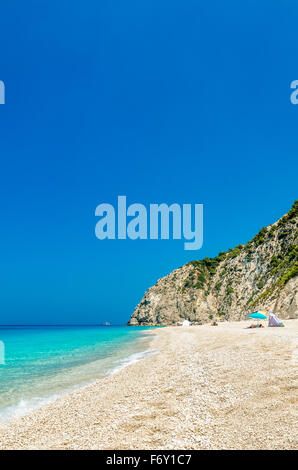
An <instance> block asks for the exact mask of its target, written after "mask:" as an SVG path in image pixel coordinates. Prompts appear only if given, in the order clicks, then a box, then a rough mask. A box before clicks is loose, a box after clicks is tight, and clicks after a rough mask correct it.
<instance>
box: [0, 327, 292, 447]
mask: <svg viewBox="0 0 298 470" xmlns="http://www.w3.org/2000/svg"><path fill="white" fill-rule="evenodd" d="M285 324H286V327H285V328H267V327H265V328H262V329H247V326H248V325H249V323H248V322H243V321H242V322H231V323H220V324H219V325H218V326H210V325H202V326H190V327H188V328H187V327H186V328H184V327H166V328H157V329H154V330H151V332H150V334H152V341H151V344H150V348H151V349H152V351H154V352H155V354H153V355H150V356H148V357H146V358H144V359H142V360H140V361H139V362H136V363H134V364H131V365H129V366H127V367H125V368H124V369H122V370H120V371H119V372H117V373H115V374H113V375H110V376H108V377H106V378H104V379H101V380H98V381H97V382H95V383H94V384H92V385H89V386H85V387H83V388H81V389H79V390H77V391H75V392H72V393H70V394H68V395H65V396H62V397H61V398H58V399H57V400H56V401H55V402H53V403H51V404H49V405H47V406H44V407H42V408H40V409H38V410H36V411H35V412H32V413H30V414H28V415H26V416H23V417H22V418H18V419H17V420H14V421H12V422H10V423H8V424H5V425H4V424H2V425H0V449H7V450H8V449H130V450H131V449H186V450H187V449H189V450H190V449H297V448H298V435H297V419H298V413H297V398H298V393H297V390H298V388H297V385H298V381H297V375H298V374H297V369H298V320H287V321H285Z"/></svg>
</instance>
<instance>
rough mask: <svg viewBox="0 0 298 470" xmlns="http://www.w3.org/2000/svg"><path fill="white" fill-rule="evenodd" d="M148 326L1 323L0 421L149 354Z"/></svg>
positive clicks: (34, 407)
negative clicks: (9, 325)
mask: <svg viewBox="0 0 298 470" xmlns="http://www.w3.org/2000/svg"><path fill="white" fill-rule="evenodd" d="M148 329H150V327H125V326H103V327H96V326H95V327H91V326H80V327H78V326H65V327H63V326H47V327H46V326H30V327H29V326H27V327H25V326H19V327H15V326H14V327H3V326H2V327H1V326H0V341H1V343H0V422H1V421H7V420H9V419H11V418H14V417H18V416H21V415H24V414H26V413H27V412H29V411H32V410H34V409H36V408H38V407H40V406H42V405H44V404H46V403H49V402H51V401H53V400H55V398H57V397H58V396H60V395H61V394H63V393H66V392H68V391H71V390H74V389H76V388H77V387H79V386H82V385H85V384H88V383H92V382H93V381H94V380H96V379H100V378H102V377H105V376H107V375H109V374H111V373H113V372H115V371H117V370H119V369H121V368H123V367H125V366H126V365H128V364H130V363H132V362H135V361H137V360H139V359H141V358H142V357H144V356H146V355H148V354H152V353H154V352H152V351H151V350H149V349H148V347H149V342H150V340H151V339H152V335H149V334H148ZM3 345H4V352H5V354H4V359H5V363H4V364H1V362H3V358H2V357H1V349H3ZM1 359H2V360H1Z"/></svg>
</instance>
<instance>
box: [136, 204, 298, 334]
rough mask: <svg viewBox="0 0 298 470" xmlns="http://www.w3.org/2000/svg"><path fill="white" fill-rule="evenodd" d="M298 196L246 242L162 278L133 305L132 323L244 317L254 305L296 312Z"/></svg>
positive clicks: (289, 313)
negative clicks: (275, 219)
mask: <svg viewBox="0 0 298 470" xmlns="http://www.w3.org/2000/svg"><path fill="white" fill-rule="evenodd" d="M297 219H298V201H295V203H294V205H293V207H292V209H291V210H290V211H289V212H288V213H287V214H286V215H285V216H283V217H282V218H281V219H280V220H279V221H278V222H276V223H274V224H273V225H270V226H268V227H264V228H262V229H261V230H260V232H259V233H258V234H257V235H256V236H255V237H254V238H253V239H252V240H251V241H250V242H249V243H247V244H246V245H239V246H237V247H236V248H234V249H230V250H229V251H228V252H220V253H219V255H218V256H217V257H216V258H212V259H210V258H205V259H203V260H200V261H191V262H190V263H187V264H186V265H185V266H183V267H182V268H179V269H176V270H175V271H173V272H172V273H170V274H169V275H168V276H166V277H164V278H162V279H159V280H158V282H157V283H156V284H155V285H154V286H153V287H150V289H148V291H147V292H146V293H145V295H144V297H143V299H142V300H141V302H140V303H139V304H138V305H137V307H136V308H135V311H134V312H133V314H132V316H131V319H130V321H129V323H128V324H129V325H168V324H174V323H176V322H177V321H180V320H182V319H188V320H190V321H191V322H193V323H198V324H200V323H205V322H207V321H210V318H211V317H212V316H213V317H215V316H221V317H222V318H223V319H225V320H240V319H243V318H245V316H246V315H247V314H248V313H250V312H253V311H255V310H258V309H259V310H270V311H273V312H275V313H276V314H277V315H278V316H280V317H281V318H284V319H286V318H297V317H298V283H297V272H298V261H297V253H298V248H297V224H298V221H297Z"/></svg>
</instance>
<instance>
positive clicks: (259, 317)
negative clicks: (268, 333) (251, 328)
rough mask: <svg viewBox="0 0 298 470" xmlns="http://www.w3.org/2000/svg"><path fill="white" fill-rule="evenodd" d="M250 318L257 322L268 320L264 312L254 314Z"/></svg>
mask: <svg viewBox="0 0 298 470" xmlns="http://www.w3.org/2000/svg"><path fill="white" fill-rule="evenodd" d="M248 317H249V318H254V319H255V320H266V318H267V317H266V315H264V313H262V312H254V313H251V314H250V315H248Z"/></svg>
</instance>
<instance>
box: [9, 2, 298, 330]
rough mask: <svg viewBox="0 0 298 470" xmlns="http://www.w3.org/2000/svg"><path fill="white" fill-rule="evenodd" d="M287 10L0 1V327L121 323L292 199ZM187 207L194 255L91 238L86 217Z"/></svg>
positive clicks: (91, 221) (174, 244)
mask: <svg viewBox="0 0 298 470" xmlns="http://www.w3.org/2000/svg"><path fill="white" fill-rule="evenodd" d="M297 14H298V5H297V2H295V1H294V0H293V1H287V0H285V1H283V2H272V1H270V2H269V1H263V2H259V1H253V0H250V1H246V2H239V1H230V0H227V1H225V2H222V1H211V0H208V1H207V0H205V1H188V2H184V1H173V0H171V1H160V0H159V1H154V0H151V1H150V2H140V1H131V0H127V1H126V2H123V1H113V2H110V1H100V2H98V1H95V0H92V1H91V0H86V1H84V2H81V1H76V0H74V1H72V2H69V1H68V2H66V1H61V0H60V1H55V0H51V1H42V0H35V1H33V0H28V1H26V2H22V1H14V2H5V4H4V5H3V2H2V4H1V11H0V43H1V59H0V80H3V81H4V82H5V85H6V104H5V105H1V106H0V124H1V126H0V159H1V172H0V191H1V198H0V208H1V230H0V253H1V261H0V263H1V264H0V323H6V324H7V323H9V324H13V323H22V324H24V323H25V324H26V323H41V324H42V323H97V322H100V321H105V320H110V321H112V322H120V323H124V322H126V321H127V320H128V318H129V315H130V314H131V313H132V311H133V309H134V307H135V305H136V304H137V303H138V302H139V301H140V299H141V297H142V296H143V294H144V292H145V290H146V289H147V288H148V287H149V286H151V285H152V284H154V283H155V282H156V280H157V279H158V278H160V277H162V276H164V275H166V274H167V273H168V272H170V271H171V270H172V269H175V268H177V267H179V266H181V265H183V264H184V263H185V262H187V261H190V260H191V259H198V258H203V257H205V256H215V255H216V254H217V253H218V252H219V251H220V250H226V249H228V248H229V247H233V246H235V245H237V244H239V243H245V242H246V241H248V240H249V239H250V238H251V237H252V236H253V235H254V234H255V233H256V232H257V231H258V230H259V229H260V228H261V227H262V226H264V225H268V224H269V223H271V222H273V221H275V220H276V219H278V218H279V217H280V216H282V215H283V214H284V213H285V212H287V211H288V210H289V208H290V206H291V205H292V203H293V201H294V199H295V198H297V191H296V189H297V166H298V165H297V152H298V140H297V125H298V106H294V105H292V104H291V102H290V83H291V81H292V80H295V79H298V63H297V60H296V57H297V40H298V32H297ZM118 195H126V196H127V199H128V203H134V202H139V203H143V204H145V205H149V204H150V203H162V202H165V203H168V204H171V203H173V202H176V203H179V204H182V203H190V204H195V203H203V204H204V224H205V226H204V245H203V248H202V249H201V250H200V251H198V252H192V251H185V250H184V248H183V241H179V240H175V241H165V240H152V241H144V240H137V241H131V240H115V241H112V240H106V241H99V240H97V239H96V238H95V236H94V227H95V224H96V218H95V216H94V211H95V208H96V206H97V205H98V204H100V203H104V202H106V203H111V204H116V200H117V196H118Z"/></svg>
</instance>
